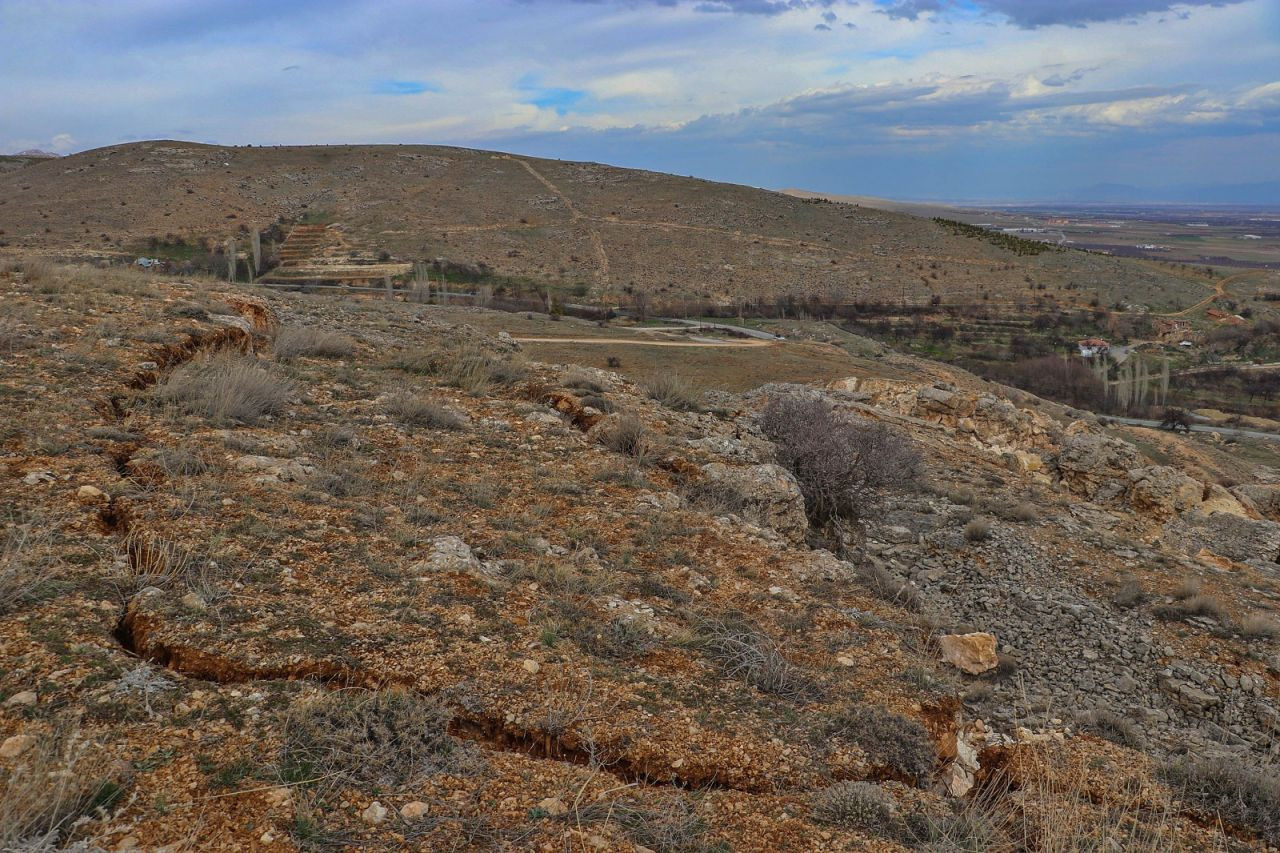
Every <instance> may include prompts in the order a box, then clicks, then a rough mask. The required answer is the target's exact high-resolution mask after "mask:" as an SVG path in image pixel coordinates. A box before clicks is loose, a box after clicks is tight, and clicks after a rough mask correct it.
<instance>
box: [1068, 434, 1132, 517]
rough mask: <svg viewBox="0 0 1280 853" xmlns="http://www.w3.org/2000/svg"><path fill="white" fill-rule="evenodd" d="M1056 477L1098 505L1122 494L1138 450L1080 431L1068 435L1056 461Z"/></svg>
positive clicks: (1126, 444) (1117, 440)
mask: <svg viewBox="0 0 1280 853" xmlns="http://www.w3.org/2000/svg"><path fill="white" fill-rule="evenodd" d="M1055 467H1056V471H1057V475H1058V478H1059V479H1060V480H1061V481H1062V482H1063V483H1064V484H1065V485H1066V486H1067V488H1068V489H1070V490H1071V491H1072V492H1075V493H1076V494H1078V495H1084V496H1085V497H1087V498H1089V499H1090V500H1094V501H1097V502H1099V503H1101V502H1104V501H1108V500H1111V499H1112V498H1115V497H1118V496H1119V495H1121V494H1123V493H1124V492H1125V491H1126V490H1127V489H1128V487H1129V472H1130V471H1131V470H1133V469H1134V468H1136V467H1138V451H1137V450H1136V449H1135V448H1134V447H1133V445H1131V444H1129V443H1128V442H1125V441H1120V440H1119V439H1115V438H1110V437H1108V436H1105V435H1099V434H1097V433H1092V432H1084V431H1079V432H1075V433H1073V434H1070V435H1068V437H1067V439H1066V441H1065V442H1064V443H1063V445H1062V449H1061V450H1060V451H1059V452H1058V458H1057V460H1056V462H1055Z"/></svg>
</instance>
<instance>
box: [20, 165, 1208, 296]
mask: <svg viewBox="0 0 1280 853" xmlns="http://www.w3.org/2000/svg"><path fill="white" fill-rule="evenodd" d="M304 220H305V221H308V222H314V223H325V224H332V225H334V226H335V229H336V230H337V232H338V233H341V234H342V235H343V237H344V239H345V241H346V242H347V243H348V244H349V245H350V246H352V247H353V248H355V249H357V250H359V251H363V252H365V253H366V254H369V255H371V256H372V255H379V254H380V253H382V252H386V253H388V254H389V255H390V256H391V257H392V258H393V259H394V260H397V261H404V262H409V261H416V260H432V259H435V258H444V259H447V260H449V261H452V262H454V263H458V264H466V265H471V266H473V267H479V266H480V265H484V269H486V270H487V271H490V272H491V273H492V276H493V278H494V280H495V281H496V282H497V283H499V284H501V283H502V281H503V279H504V278H507V279H516V280H518V281H524V282H532V283H534V284H539V285H543V286H551V287H554V288H562V289H565V290H567V291H570V292H576V293H577V294H580V295H581V294H585V293H591V294H594V295H595V296H598V297H604V296H605V295H608V296H609V297H610V298H613V299H621V298H623V294H625V293H627V292H630V291H636V290H639V291H643V292H645V293H647V294H649V295H650V296H651V297H653V298H656V299H695V298H701V299H710V300H715V301H718V302H722V303H732V302H734V301H735V300H743V299H750V300H762V301H766V302H772V301H773V300H776V299H779V298H784V297H787V296H792V297H796V298H798V299H801V300H804V299H809V298H822V299H826V300H833V301H839V302H852V301H868V300H869V301H891V302H903V301H907V302H914V303H923V302H927V301H929V300H931V299H934V298H937V299H941V300H943V301H944V302H948V303H952V302H968V303H972V302H983V301H986V302H992V301H994V302H1003V301H1010V300H1013V299H1037V298H1038V299H1051V300H1058V301H1061V302H1065V303H1074V302H1078V301H1080V299H1081V294H1080V293H1078V292H1076V291H1080V290H1085V289H1087V290H1088V291H1090V292H1091V293H1092V292H1097V293H1100V294H1101V296H1102V299H1103V301H1104V302H1105V303H1106V304H1110V303H1111V302H1113V301H1116V300H1123V301H1126V302H1130V303H1134V304H1144V305H1150V306H1152V307H1153V308H1157V309H1162V310H1164V309H1167V308H1168V307H1170V306H1174V305H1183V304H1189V303H1190V302H1193V301H1195V300H1196V299H1198V298H1200V297H1201V296H1203V295H1204V294H1203V292H1204V290H1205V283H1204V281H1203V280H1201V279H1199V278H1197V277H1196V276H1195V275H1194V274H1193V273H1190V272H1187V271H1182V270H1175V269H1172V268H1166V267H1160V266H1157V265H1153V264H1148V263H1144V262H1139V261H1124V260H1118V259H1114V258H1106V257H1101V256H1096V255H1087V254H1083V253H1079V252H1057V251H1044V252H1041V253H1040V254H1034V255H1031V254H1019V253H1016V252H1014V251H1011V250H1009V249H1008V248H1005V247H1000V246H996V245H992V244H990V243H989V242H987V241H985V240H983V239H975V238H974V237H972V236H969V235H964V234H955V233H952V232H951V231H950V230H948V229H945V228H942V227H939V226H938V225H936V224H934V223H933V222H930V221H928V220H926V219H920V218H916V217H913V216H909V215H905V214H901V213H894V212H891V211H886V210H878V209H874V208H867V207H862V206H855V205H846V204H829V203H815V202H806V201H803V200H801V199H798V198H794V197H791V196H788V195H784V194H781V193H774V192H768V191H764V190H758V189H752V188H749V187H742V186H735V185H730V184H719V183H713V182H710V181H702V180H696V179H693V178H681V177H676V176H672V175H663V174H657V173H653V172H644V171H636V170H630V169H620V168H614V167H610V166H603V165H599V164H594V163H576V162H565V161H555V160H542V159H536V158H529V157H518V156H515V155H507V154H500V153H493V152H486V151H473V150H468V149H461V148H446V147H436V146H408V145H406V146H394V145H383V146H310V147H275V148H255V147H247V148H228V147H219V146H210V145H199V144H195V143H186V142H139V143H130V144H127V145H119V146H112V147H109V148H101V149H96V150H93V151H85V152H82V153H79V154H74V155H71V156H68V157H64V158H60V159H57V160H50V161H44V162H31V163H28V164H27V165H25V166H23V167H22V168H20V169H17V170H14V171H12V172H7V173H3V174H0V232H2V233H0V242H3V243H4V244H5V246H7V247H8V249H9V250H11V251H12V250H46V251H51V252H57V253H63V254H66V253H72V252H75V253H79V254H80V255H81V256H86V255H87V256H107V257H117V258H122V259H127V260H132V258H133V257H135V256H136V255H138V254H145V253H154V252H155V251H157V247H158V246H162V245H165V244H169V245H172V244H173V243H174V242H175V241H176V240H178V239H179V238H181V240H182V241H184V242H185V243H186V244H194V243H199V242H200V241H202V240H204V241H207V242H209V243H211V244H215V245H221V244H222V243H223V241H225V239H226V238H228V237H235V236H237V235H238V234H241V233H242V229H248V228H253V229H263V228H267V227H268V226H271V225H272V224H274V223H283V225H284V227H283V228H282V229H281V232H282V234H283V233H286V232H287V231H288V227H289V226H291V225H292V224H293V223H295V222H300V221H304Z"/></svg>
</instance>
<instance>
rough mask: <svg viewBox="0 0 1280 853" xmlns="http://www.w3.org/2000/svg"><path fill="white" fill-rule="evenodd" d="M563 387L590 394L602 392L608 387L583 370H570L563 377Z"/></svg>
mask: <svg viewBox="0 0 1280 853" xmlns="http://www.w3.org/2000/svg"><path fill="white" fill-rule="evenodd" d="M564 387H566V388H571V389H573V390H575V391H586V392H588V393H590V394H603V393H604V392H605V391H607V390H608V389H607V388H606V387H605V386H604V385H603V384H602V383H600V382H598V381H597V380H596V379H595V377H593V376H592V375H591V374H589V373H587V372H586V371H583V370H571V371H569V373H568V374H567V375H566V376H565V378H564Z"/></svg>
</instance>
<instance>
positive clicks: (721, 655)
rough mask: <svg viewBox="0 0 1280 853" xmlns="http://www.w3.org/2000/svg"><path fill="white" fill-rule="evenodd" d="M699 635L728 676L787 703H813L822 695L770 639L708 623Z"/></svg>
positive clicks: (732, 626)
mask: <svg viewBox="0 0 1280 853" xmlns="http://www.w3.org/2000/svg"><path fill="white" fill-rule="evenodd" d="M699 634H700V640H701V642H700V645H701V647H702V650H703V651H704V652H705V653H706V655H707V656H708V657H709V658H711V660H713V661H715V662H716V664H717V665H718V666H719V667H720V668H721V669H723V670H724V672H725V674H726V675H728V676H730V677H733V678H741V679H742V680H743V681H745V682H747V683H748V684H750V685H751V686H752V687H755V688H757V689H758V690H762V691H764V692H765V693H772V694H774V695H777V696H782V697H784V698H786V699H795V700H804V699H811V698H814V697H815V696H816V695H817V694H818V688H817V685H816V684H814V682H813V681H812V679H810V678H809V676H808V674H807V673H805V672H804V671H803V670H802V669H800V668H799V667H797V666H795V665H794V664H792V663H791V662H790V661H789V660H787V659H786V658H785V657H783V655H782V652H781V651H779V650H778V646H777V644H776V643H774V641H773V640H772V639H770V638H769V636H768V635H766V634H763V633H761V632H760V631H758V630H756V629H754V628H752V627H751V626H749V625H745V624H741V623H735V622H732V621H731V622H708V623H706V624H704V625H703V626H702V627H701V629H700V631H699Z"/></svg>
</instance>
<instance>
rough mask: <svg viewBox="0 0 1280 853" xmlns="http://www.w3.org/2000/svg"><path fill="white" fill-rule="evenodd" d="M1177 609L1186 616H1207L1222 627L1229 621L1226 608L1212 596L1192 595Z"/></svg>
mask: <svg viewBox="0 0 1280 853" xmlns="http://www.w3.org/2000/svg"><path fill="white" fill-rule="evenodd" d="M1179 609H1181V610H1182V612H1183V614H1185V615H1187V616H1208V617H1209V618H1211V619H1215V620H1217V621H1218V622H1221V623H1223V624H1224V625H1225V624H1226V623H1227V622H1228V621H1229V616H1228V614H1227V609H1226V607H1225V606H1223V604H1222V602H1221V601H1220V600H1219V599H1217V598H1214V597H1213V596H1212V595H1193V596H1191V598H1188V599H1187V600H1186V601H1184V602H1182V605H1181V607H1180V608H1179Z"/></svg>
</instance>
